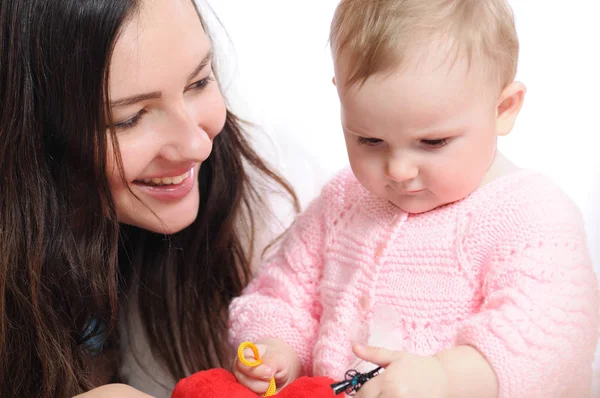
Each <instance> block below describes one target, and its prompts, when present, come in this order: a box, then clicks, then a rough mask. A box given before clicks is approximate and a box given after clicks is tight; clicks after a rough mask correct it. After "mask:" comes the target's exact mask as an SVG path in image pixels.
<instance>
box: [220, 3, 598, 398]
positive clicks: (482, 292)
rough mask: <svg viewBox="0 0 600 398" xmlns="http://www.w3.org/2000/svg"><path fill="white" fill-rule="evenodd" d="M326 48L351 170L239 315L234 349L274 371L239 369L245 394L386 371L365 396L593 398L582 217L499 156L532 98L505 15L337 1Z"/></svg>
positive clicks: (500, 8) (592, 295)
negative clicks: (249, 345) (246, 345)
mask: <svg viewBox="0 0 600 398" xmlns="http://www.w3.org/2000/svg"><path fill="white" fill-rule="evenodd" d="M331 48H332V54H333V59H334V63H335V77H334V84H335V85H336V87H337V91H338V95H339V98H340V102H341V120H342V126H343V131H344V136H345V140H346V147H347V151H348V156H349V160H350V165H351V171H350V170H346V171H342V172H341V173H339V174H338V175H337V176H336V177H335V178H333V180H332V181H330V182H329V183H328V184H327V185H326V186H325V187H324V189H323V190H322V192H321V194H320V196H319V197H318V198H317V199H316V200H314V201H313V202H312V203H311V204H310V205H309V206H308V208H307V209H306V211H305V212H304V213H303V214H301V215H300V216H299V217H298V219H297V220H296V222H295V223H294V225H293V226H292V227H291V228H290V230H289V231H288V232H287V233H286V234H285V237H284V239H283V241H282V242H281V245H280V247H279V248H278V251H277V253H276V254H275V255H274V256H273V257H272V258H271V259H270V261H268V262H267V263H265V264H264V265H263V266H262V268H261V269H260V270H259V272H258V273H257V275H256V277H255V279H254V280H253V281H252V283H251V284H250V285H249V286H248V287H247V289H246V290H245V292H244V294H243V295H242V296H241V297H239V298H236V299H235V300H234V301H233V302H232V304H231V306H230V342H231V343H232V344H234V345H237V344H239V343H240V342H242V341H245V340H250V341H253V342H255V343H257V345H258V346H259V348H260V352H261V358H262V359H263V365H260V366H258V367H254V368H249V367H246V366H244V365H243V364H241V363H240V362H238V361H236V362H235V363H234V365H233V372H234V374H235V376H236V378H237V379H238V381H239V382H240V383H242V384H244V385H246V386H248V387H249V388H250V389H252V390H254V391H256V392H257V393H264V391H266V389H267V387H268V381H269V379H270V378H271V377H272V376H274V377H275V380H276V382H277V386H278V387H279V388H281V387H284V386H285V385H287V384H288V383H290V382H291V381H293V380H294V379H296V378H297V377H299V376H300V375H315V376H317V375H325V376H329V377H332V378H334V379H342V378H343V377H344V372H345V371H346V370H348V369H350V368H353V367H355V366H356V365H357V360H362V361H364V362H363V364H364V363H367V364H369V365H370V366H371V367H370V368H368V367H367V368H365V367H364V366H363V367H362V368H360V369H363V370H369V369H371V368H372V367H374V366H375V365H381V366H383V367H384V368H385V370H384V371H383V372H382V373H381V374H379V375H378V376H376V377H375V378H373V379H372V380H371V381H369V382H367V383H366V384H365V385H364V386H363V387H362V388H361V390H360V391H359V392H358V394H357V397H417V396H418V397H428V398H436V397H477V398H483V397H506V398H521V397H523V398H525V397H527V398H532V397H544V398H549V397H586V398H587V397H589V389H590V383H591V365H592V362H593V357H594V349H595V346H596V341H597V338H598V330H599V324H600V319H599V314H600V311H599V307H600V304H599V303H600V300H599V294H598V287H597V279H596V277H595V275H594V273H593V270H592V264H591V260H590V256H589V252H588V248H587V246H586V237H585V232H584V225H583V220H582V216H581V214H580V212H579V210H578V209H577V207H576V206H575V205H574V204H573V203H572V201H571V200H570V199H569V198H568V197H567V195H566V194H565V193H563V192H562V191H561V190H560V189H559V188H558V187H557V186H556V185H555V184H554V183H553V182H552V181H551V180H550V179H549V178H547V177H545V176H543V175H541V174H539V173H537V172H535V171H532V170H525V169H520V168H518V167H517V166H515V165H514V164H513V163H511V162H510V161H509V160H508V159H506V158H505V157H504V156H502V155H501V154H500V153H499V152H498V150H497V139H498V137H499V136H503V135H506V134H508V133H509V132H510V131H511V130H512V128H513V125H514V123H515V120H516V118H517V115H518V114H519V111H520V109H521V106H522V104H523V98H524V95H525V87H524V85H523V84H521V83H519V82H516V81H514V78H515V73H516V69H517V58H518V50H519V45H518V39H517V35H516V31H515V26H514V19H513V15H512V11H511V9H510V7H509V5H508V4H507V3H506V2H505V1H503V0H427V1H424V0H377V1H373V0H343V1H342V2H341V3H340V4H339V6H338V8H337V10H336V13H335V16H334V20H333V23H332V30H331ZM537 150H542V149H541V148H537ZM374 346H378V347H374ZM373 364H375V365H373Z"/></svg>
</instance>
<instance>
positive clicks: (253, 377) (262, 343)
mask: <svg viewBox="0 0 600 398" xmlns="http://www.w3.org/2000/svg"><path fill="white" fill-rule="evenodd" d="M255 345H256V348H258V354H259V357H260V360H261V361H262V364H261V365H258V366H254V367H250V366H247V365H244V364H243V363H242V362H241V361H240V359H239V358H237V357H236V359H235V361H234V363H233V369H232V372H233V375H234V376H235V378H236V379H237V381H238V382H239V383H240V384H242V385H244V386H246V387H248V388H249V389H250V390H252V391H254V392H255V393H257V394H264V393H265V392H266V391H267V389H268V388H269V381H270V380H271V378H272V377H274V378H275V384H276V386H277V389H278V390H279V389H281V388H283V387H285V386H286V385H287V384H289V383H291V382H292V381H294V380H295V379H296V378H297V377H298V376H299V369H300V361H299V360H298V356H297V355H296V353H295V352H293V350H292V349H291V347H290V346H288V345H287V344H286V343H285V342H283V341H282V340H279V339H271V338H269V339H261V340H258V341H257V342H256V344H255ZM244 356H245V358H246V359H247V360H248V361H249V362H253V361H255V360H256V358H255V356H254V354H253V353H252V350H251V349H249V348H246V350H245V351H244Z"/></svg>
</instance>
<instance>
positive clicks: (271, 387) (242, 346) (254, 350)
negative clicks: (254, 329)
mask: <svg viewBox="0 0 600 398" xmlns="http://www.w3.org/2000/svg"><path fill="white" fill-rule="evenodd" d="M246 348H250V349H251V350H252V354H253V355H254V358H256V359H255V360H254V361H249V360H248V359H246V356H245V355H244V350H245V349H246ZM238 358H239V360H240V362H241V363H243V364H244V365H246V366H250V367H252V368H253V367H255V366H258V365H260V364H262V361H261V359H260V355H259V354H258V348H256V346H255V345H254V343H251V342H250V341H244V342H243V343H242V344H240V346H239V347H238ZM275 390H276V386H275V378H274V377H271V380H269V388H268V389H267V392H265V397H271V396H273V395H275Z"/></svg>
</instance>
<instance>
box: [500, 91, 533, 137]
mask: <svg viewBox="0 0 600 398" xmlns="http://www.w3.org/2000/svg"><path fill="white" fill-rule="evenodd" d="M525 91H526V89H525V85H524V84H523V83H521V82H512V83H510V84H509V85H508V86H506V87H505V88H504V90H502V92H501V93H500V96H499V97H498V108H497V109H496V133H497V134H498V135H507V134H508V133H510V132H511V130H512V129H513V126H514V125H515V121H516V120H517V116H518V115H519V111H520V110H521V107H522V106H523V99H524V97H525Z"/></svg>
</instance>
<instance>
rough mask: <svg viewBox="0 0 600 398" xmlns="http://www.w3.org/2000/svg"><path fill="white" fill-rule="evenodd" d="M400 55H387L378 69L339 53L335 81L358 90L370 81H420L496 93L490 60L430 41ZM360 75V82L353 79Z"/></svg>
mask: <svg viewBox="0 0 600 398" xmlns="http://www.w3.org/2000/svg"><path fill="white" fill-rule="evenodd" d="M403 50H404V51H402V53H398V54H389V55H388V56H389V57H390V58H389V60H388V62H387V63H385V64H379V65H377V66H373V65H368V63H369V60H368V59H363V58H359V57H355V56H353V55H352V54H349V53H348V52H344V51H340V53H339V54H337V56H335V57H334V64H335V74H336V80H337V81H338V82H339V83H338V84H341V85H343V86H345V88H347V89H348V88H351V87H354V88H359V87H360V86H362V85H363V84H364V83H365V82H366V81H368V80H370V81H373V80H388V81H389V80H392V79H393V80H398V79H399V78H400V79H405V80H408V81H410V80H414V81H417V80H420V79H427V80H429V81H438V83H439V84H440V85H443V84H444V83H446V82H448V81H454V82H461V84H464V85H468V86H477V87H478V89H480V90H481V89H485V90H486V91H489V92H496V91H497V90H498V88H499V85H500V83H499V81H498V78H497V76H496V71H495V69H494V68H493V66H492V65H491V60H489V59H486V57H485V56H483V55H482V54H478V53H476V52H473V51H469V50H468V49H465V48H462V47H460V46H458V45H454V44H453V43H452V42H451V41H448V40H446V41H444V40H430V41H429V42H428V43H425V42H423V43H420V44H419V45H414V46H410V47H405V48H404V49H403ZM356 76H360V79H356Z"/></svg>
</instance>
